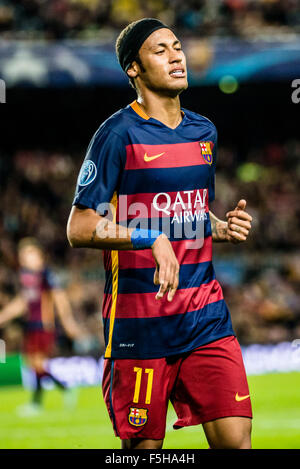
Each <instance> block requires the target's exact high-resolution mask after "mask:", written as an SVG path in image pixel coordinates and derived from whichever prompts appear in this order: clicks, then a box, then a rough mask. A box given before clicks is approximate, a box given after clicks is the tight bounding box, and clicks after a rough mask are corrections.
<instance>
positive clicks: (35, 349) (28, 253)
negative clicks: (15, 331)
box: [0, 238, 85, 414]
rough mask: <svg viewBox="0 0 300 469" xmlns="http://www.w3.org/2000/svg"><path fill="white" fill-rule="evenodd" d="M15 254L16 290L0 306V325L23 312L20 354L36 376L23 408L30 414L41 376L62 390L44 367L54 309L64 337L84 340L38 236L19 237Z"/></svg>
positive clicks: (38, 404) (78, 341) (38, 394)
mask: <svg viewBox="0 0 300 469" xmlns="http://www.w3.org/2000/svg"><path fill="white" fill-rule="evenodd" d="M18 257H19V266H20V277H19V279H20V292H19V294H18V295H17V296H16V297H15V298H14V299H13V300H12V301H11V302H9V303H8V304H7V305H6V306H5V307H4V308H3V309H2V310H0V327H2V326H3V325H4V324H6V323H7V322H9V321H11V320H13V319H15V318H17V317H20V316H23V315H24V316H25V323H26V326H25V333H24V355H25V358H26V362H27V364H28V366H29V367H30V368H32V370H33V371H34V372H35V376H36V388H35V391H34V393H33V396H32V403H31V405H29V406H25V408H24V409H25V412H26V411H28V414H30V413H35V412H38V411H39V410H40V408H41V401H42V391H43V390H42V386H41V380H42V378H43V377H48V378H51V380H52V381H53V382H54V383H55V384H56V385H57V386H58V387H59V388H60V389H62V390H66V387H65V385H64V384H63V383H62V382H61V381H59V380H58V379H57V378H56V377H54V376H53V375H52V374H51V373H50V372H49V370H48V367H47V362H48V359H49V358H50V357H51V355H52V353H53V350H54V346H55V313H56V312H57V314H58V317H59V319H60V321H61V324H62V326H63V328H64V330H65V332H66V334H67V335H68V337H69V338H70V339H72V340H73V341H74V343H76V344H77V345H78V346H79V347H80V344H81V343H83V341H84V340H85V332H84V331H83V329H82V328H81V327H79V325H78V324H77V323H76V321H75V320H74V318H73V315H72V310H71V305H70V302H69V299H68V297H67V294H66V292H65V291H64V290H63V289H62V287H61V284H60V281H59V279H58V277H57V275H55V274H54V272H52V271H51V270H50V269H49V268H48V267H47V266H46V263H45V253H44V250H43V248H42V246H41V245H40V243H39V242H38V240H36V239H35V238H24V239H22V240H21V241H20V243H19V247H18Z"/></svg>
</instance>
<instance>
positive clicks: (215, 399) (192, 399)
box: [102, 336, 252, 440]
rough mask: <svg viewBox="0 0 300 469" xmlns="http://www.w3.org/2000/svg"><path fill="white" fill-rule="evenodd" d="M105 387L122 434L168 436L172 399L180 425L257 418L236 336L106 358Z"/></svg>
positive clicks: (117, 431) (124, 436)
mask: <svg viewBox="0 0 300 469" xmlns="http://www.w3.org/2000/svg"><path fill="white" fill-rule="evenodd" d="M102 387H103V395H104V400H105V403H106V406H107V408H108V412H109V415H110V418H111V421H112V424H113V427H114V431H115V434H116V436H119V437H120V438H121V439H129V438H144V439H153V440H156V439H157V440H160V439H163V438H164V436H165V428H166V416H167V409H168V403H169V401H171V402H172V404H173V406H174V409H175V411H176V414H177V417H178V419H177V421H176V422H175V423H174V425H173V427H174V428H175V429H176V428H180V427H186V426H190V425H198V424H202V423H205V422H209V421H211V420H215V419H218V418H221V417H232V416H240V417H250V418H252V410H251V402H250V396H249V388H248V383H247V378H246V373H245V368H244V363H243V358H242V354H241V349H240V346H239V343H238V341H237V339H236V338H235V337H234V336H229V337H224V338H222V339H219V340H216V341H215V342H211V343H210V344H207V345H204V346H202V347H199V348H197V349H196V350H194V351H192V352H189V353H185V354H183V355H181V356H176V357H168V358H157V359H151V360H135V359H130V360H127V359H116V360H112V359H106V360H105V363H104V374H103V382H102Z"/></svg>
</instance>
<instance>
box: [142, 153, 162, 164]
mask: <svg viewBox="0 0 300 469" xmlns="http://www.w3.org/2000/svg"><path fill="white" fill-rule="evenodd" d="M165 153H166V152H165V151H164V152H163V153H159V155H154V156H148V155H147V153H145V154H144V160H145V161H147V162H148V161H152V160H155V159H156V158H159V157H160V156H162V155H164V154H165Z"/></svg>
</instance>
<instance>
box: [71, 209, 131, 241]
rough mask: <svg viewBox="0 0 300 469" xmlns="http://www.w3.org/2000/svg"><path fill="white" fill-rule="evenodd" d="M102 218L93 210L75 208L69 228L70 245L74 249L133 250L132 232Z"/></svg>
mask: <svg viewBox="0 0 300 469" xmlns="http://www.w3.org/2000/svg"><path fill="white" fill-rule="evenodd" d="M132 231H133V230H132V229H131V230H129V229H128V228H126V227H125V226H122V225H118V224H116V223H114V222H112V221H109V220H108V219H106V218H103V217H101V216H100V215H98V214H97V213H96V212H95V211H94V210H92V209H83V210H81V209H80V208H78V207H73V208H72V211H71V214H70V217H69V221H68V227H67V236H68V240H69V243H70V245H71V246H72V247H74V248H80V247H88V248H94V249H115V250H123V249H133V246H132V242H131V232H132Z"/></svg>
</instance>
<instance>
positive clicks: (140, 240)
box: [131, 228, 162, 249]
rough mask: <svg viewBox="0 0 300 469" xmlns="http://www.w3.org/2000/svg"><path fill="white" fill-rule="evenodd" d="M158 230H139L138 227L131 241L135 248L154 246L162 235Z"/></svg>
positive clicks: (132, 234)
mask: <svg viewBox="0 0 300 469" xmlns="http://www.w3.org/2000/svg"><path fill="white" fill-rule="evenodd" d="M161 234H162V233H161V231H157V230H139V229H138V228H136V229H135V230H134V231H133V232H132V233H131V242H132V245H133V248H134V249H148V248H151V247H152V244H153V243H154V241H155V240H156V239H157V238H158V237H159V236H160V235H161Z"/></svg>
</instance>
